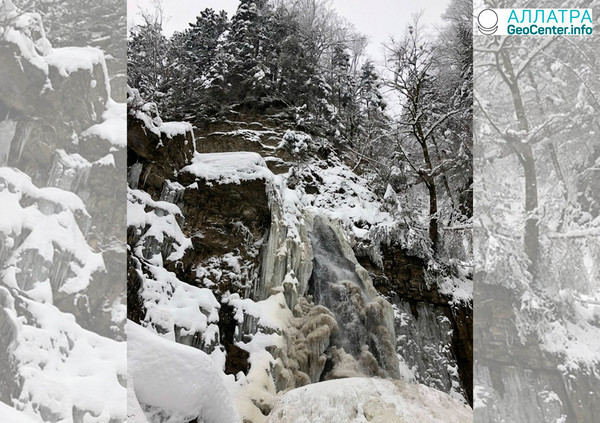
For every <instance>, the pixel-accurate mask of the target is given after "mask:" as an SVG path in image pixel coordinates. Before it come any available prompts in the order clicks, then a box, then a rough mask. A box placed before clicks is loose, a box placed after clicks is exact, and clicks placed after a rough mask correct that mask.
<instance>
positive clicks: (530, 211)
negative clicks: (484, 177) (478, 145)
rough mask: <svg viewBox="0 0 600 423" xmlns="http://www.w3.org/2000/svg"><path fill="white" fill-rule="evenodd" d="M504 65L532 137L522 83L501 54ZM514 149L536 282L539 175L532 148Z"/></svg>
mask: <svg viewBox="0 0 600 423" xmlns="http://www.w3.org/2000/svg"><path fill="white" fill-rule="evenodd" d="M501 57H502V62H503V63H504V66H505V67H506V75H507V76H508V79H509V80H508V82H507V85H508V88H509V89H510V93H511V96H512V100H513V106H514V109H515V115H516V116H517V121H518V123H519V130H520V131H523V132H524V133H525V134H527V133H529V122H528V121H527V114H526V112H525V106H524V105H523V98H522V96H521V90H520V89H519V82H518V80H517V77H516V76H515V72H514V69H513V66H512V61H511V59H510V56H509V55H508V53H507V52H505V51H502V52H501ZM513 144H514V145H513V148H514V149H515V152H516V153H517V157H518V158H519V162H520V163H521V166H523V170H524V172H525V233H524V242H525V254H526V255H527V258H528V259H529V262H530V264H529V267H528V270H529V273H531V275H532V276H533V277H534V278H535V277H536V270H537V265H538V258H539V243H540V240H539V237H540V229H539V226H538V224H539V221H538V215H537V213H538V210H537V208H538V191H537V171H536V163H535V156H534V154H533V149H532V148H531V145H528V144H522V143H521V142H520V140H517V141H516V142H514V143H513Z"/></svg>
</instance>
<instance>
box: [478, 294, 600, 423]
mask: <svg viewBox="0 0 600 423" xmlns="http://www.w3.org/2000/svg"><path fill="white" fill-rule="evenodd" d="M475 294H476V297H480V298H487V299H488V300H487V301H486V304H485V307H482V308H479V307H478V310H479V311H478V312H477V313H476V315H475V319H476V320H475V321H476V325H475V335H476V337H475V339H476V340H477V343H476V345H475V347H476V351H477V355H476V357H475V366H476V369H475V374H476V375H477V376H476V380H475V384H476V386H477V387H478V388H477V392H476V401H475V408H474V413H475V416H476V418H477V419H481V420H482V421H487V422H500V421H503V422H521V421H527V422H534V421H565V422H590V421H596V420H597V419H598V418H599V416H600V406H599V405H598V401H597V393H598V392H599V391H598V389H599V388H600V386H599V383H598V373H597V372H598V370H597V367H594V366H590V365H589V364H588V365H586V364H584V363H583V362H579V363H577V362H574V361H571V360H569V357H567V356H566V355H565V354H555V353H552V352H551V351H548V348H544V346H543V345H542V344H541V343H540V340H539V339H538V338H537V337H536V336H529V337H527V338H526V339H523V338H522V336H520V333H519V329H518V327H517V324H518V322H519V321H520V319H522V317H520V316H519V314H518V313H517V312H516V310H515V309H514V308H512V307H507V306H506V305H507V304H515V303H517V295H516V293H515V292H514V291H513V290H510V289H507V288H505V287H502V286H497V285H489V284H484V283H481V284H479V285H478V288H477V290H476V292H475ZM582 307H590V308H592V307H593V305H589V306H585V305H582ZM571 340H573V339H571ZM572 347H573V349H574V350H576V351H577V350H579V351H585V347H584V348H581V345H576V344H573V345H572ZM592 356H593V354H592ZM514 357H518V359H515V358H514ZM515 363H519V364H515ZM532 404H534V405H536V406H535V407H532Z"/></svg>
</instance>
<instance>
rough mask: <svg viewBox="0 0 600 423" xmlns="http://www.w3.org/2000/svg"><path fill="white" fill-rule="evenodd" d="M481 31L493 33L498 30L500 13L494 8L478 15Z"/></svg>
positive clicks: (485, 33) (487, 33)
mask: <svg viewBox="0 0 600 423" xmlns="http://www.w3.org/2000/svg"><path fill="white" fill-rule="evenodd" d="M477 22H478V23H479V25H477V27H478V28H479V32H481V33H482V34H484V35H492V34H494V33H495V32H496V31H497V30H498V15H497V14H496V12H494V11H493V10H492V9H485V10H482V11H481V12H479V15H478V16H477Z"/></svg>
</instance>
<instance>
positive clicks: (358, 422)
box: [267, 378, 473, 423]
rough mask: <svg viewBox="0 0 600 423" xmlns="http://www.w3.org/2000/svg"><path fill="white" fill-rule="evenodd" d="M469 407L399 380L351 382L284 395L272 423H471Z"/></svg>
mask: <svg viewBox="0 0 600 423" xmlns="http://www.w3.org/2000/svg"><path fill="white" fill-rule="evenodd" d="M472 419H473V417H472V410H471V408H470V407H469V406H467V405H465V404H463V403H461V402H459V401H456V400H454V399H452V398H450V397H449V396H448V395H446V394H444V393H441V392H439V391H436V390H435V389H431V388H427V387H425V386H423V385H416V384H411V383H407V382H403V381H398V380H386V379H368V378H348V379H337V380H330V381H327V382H319V383H314V384H311V385H308V386H303V387H301V388H296V389H293V390H291V391H289V392H287V393H285V394H283V395H282V396H281V397H280V398H279V399H278V401H277V404H276V405H275V408H274V409H273V411H272V413H271V415H270V416H269V418H268V420H267V422H268V423H346V422H355V423H367V422H370V423H404V422H411V423H467V422H470V421H472Z"/></svg>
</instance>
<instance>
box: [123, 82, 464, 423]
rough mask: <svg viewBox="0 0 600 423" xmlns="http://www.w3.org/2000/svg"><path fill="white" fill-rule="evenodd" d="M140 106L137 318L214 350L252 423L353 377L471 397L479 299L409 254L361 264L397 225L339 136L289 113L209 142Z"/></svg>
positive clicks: (218, 126) (216, 132)
mask: <svg viewBox="0 0 600 423" xmlns="http://www.w3.org/2000/svg"><path fill="white" fill-rule="evenodd" d="M128 102H129V115H128V127H129V128H130V130H129V133H128V137H129V141H128V151H129V154H128V175H129V180H128V183H129V188H128V196H129V204H128V251H129V260H128V263H129V272H128V273H129V282H128V283H129V289H130V291H129V292H130V295H129V300H128V316H129V318H130V319H131V320H133V321H135V322H137V323H140V324H141V325H142V326H145V327H146V328H147V329H149V330H151V331H153V332H155V333H157V334H160V335H161V336H162V337H165V338H168V339H170V340H173V341H176V342H178V343H183V344H186V345H189V346H192V347H195V348H198V349H201V350H202V351H204V352H205V353H207V354H209V355H210V356H211V358H212V359H213V361H214V362H215V363H217V365H218V366H220V367H221V368H222V369H223V370H224V372H225V373H226V374H228V375H231V376H229V377H226V379H227V380H228V381H229V382H228V383H229V386H230V391H231V392H232V394H233V395H234V397H235V403H236V407H237V409H238V412H239V414H240V417H241V418H242V420H243V421H244V422H263V421H266V419H267V417H268V416H270V415H271V411H272V409H273V407H274V406H275V404H276V401H277V398H278V395H279V393H281V392H283V391H286V390H289V389H294V388H297V387H301V386H304V385H307V384H313V383H320V382H323V381H327V380H331V379H339V378H347V377H353V376H362V377H369V376H378V377H384V378H393V379H399V378H407V379H409V380H410V381H411V382H419V383H422V384H426V385H429V386H431V387H433V388H436V389H439V390H441V391H444V392H447V393H450V394H451V395H452V396H454V397H455V398H456V399H458V400H459V402H460V401H462V402H470V401H471V398H472V396H471V394H470V392H471V389H472V385H470V384H469V383H470V376H469V375H470V373H469V372H470V371H471V370H470V369H471V363H472V357H471V355H470V351H471V350H470V347H471V343H472V341H471V339H472V338H471V336H472V335H471V330H472V329H471V316H472V312H471V303H470V301H469V299H468V298H467V299H465V300H464V301H463V302H461V301H460V300H457V299H456V298H455V297H454V296H453V295H452V294H451V293H450V292H449V291H447V290H446V291H443V289H441V288H440V289H438V285H437V281H436V278H438V279H439V281H441V280H443V279H444V277H445V276H444V275H443V274H441V273H440V274H439V275H438V274H437V273H435V272H434V271H430V270H428V264H427V263H426V262H425V261H424V260H423V259H418V258H415V257H410V256H408V255H407V254H406V253H405V252H404V250H403V248H402V246H400V245H382V249H381V254H382V255H381V256H382V257H383V261H382V263H379V264H377V265H375V264H373V262H372V261H370V260H369V259H368V258H366V257H362V256H361V254H358V252H359V251H360V249H359V248H358V247H357V246H358V244H359V243H361V242H363V241H364V240H366V239H367V238H368V236H369V228H373V229H374V228H376V227H386V225H387V226H390V225H392V222H391V221H392V219H391V218H390V216H389V215H388V214H386V213H385V212H384V211H383V208H382V207H381V204H380V203H379V202H378V200H377V197H376V196H375V194H373V193H372V192H371V191H370V190H369V188H368V184H367V183H366V181H364V180H363V179H362V178H360V177H359V176H358V175H356V174H354V173H353V172H352V171H351V169H350V168H349V167H348V166H346V165H345V164H344V162H343V161H342V160H340V159H339V158H338V156H337V153H336V152H335V150H334V149H333V148H332V147H331V146H330V145H329V144H328V142H327V141H326V140H319V139H312V138H311V136H310V135H308V134H305V133H302V132H297V131H294V130H292V129H290V124H289V121H287V119H286V118H285V116H284V115H281V114H273V115H262V116H249V115H240V114H235V113H232V114H230V115H229V116H227V117H224V118H221V119H218V120H215V122H214V123H212V124H210V125H208V126H207V127H206V128H203V129H196V130H195V131H193V130H192V128H191V127H190V126H189V125H186V124H181V123H180V124H176V123H164V122H162V121H161V120H160V118H159V117H158V116H157V115H156V114H155V112H154V110H153V106H152V105H148V104H145V103H144V102H143V101H142V100H141V99H140V98H139V96H138V95H137V93H136V92H135V90H130V95H129V99H128ZM309 144H310V147H308V145H309ZM194 149H195V153H194ZM390 227H391V226H390ZM365 228H366V229H365ZM363 243H364V242H363ZM353 247H354V249H353ZM355 250H356V251H355ZM357 256H359V257H360V260H358V259H357ZM466 283H467V286H468V281H466ZM467 289H468V288H467ZM442 291H443V292H444V293H442ZM135 293H137V295H132V294H135ZM132 354H133V352H132ZM365 380H366V379H365ZM134 384H135V381H134ZM456 399H454V400H452V401H456ZM156 406H157V404H144V403H142V404H141V407H142V409H143V410H144V413H145V414H146V416H149V415H152V416H156V415H157V414H156ZM163 411H164V410H163ZM163 414H164V413H163ZM167 414H168V413H167ZM154 418H156V417H154ZM157 421H162V420H157ZM164 421H166V420H164ZM181 421H183V420H181ZM269 421H271V420H269ZM273 421H276V420H273Z"/></svg>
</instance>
